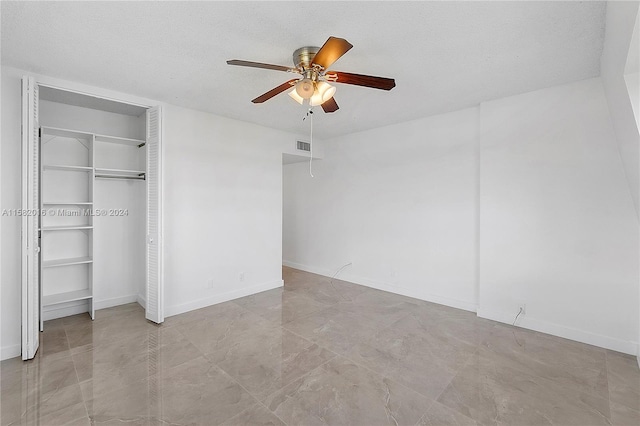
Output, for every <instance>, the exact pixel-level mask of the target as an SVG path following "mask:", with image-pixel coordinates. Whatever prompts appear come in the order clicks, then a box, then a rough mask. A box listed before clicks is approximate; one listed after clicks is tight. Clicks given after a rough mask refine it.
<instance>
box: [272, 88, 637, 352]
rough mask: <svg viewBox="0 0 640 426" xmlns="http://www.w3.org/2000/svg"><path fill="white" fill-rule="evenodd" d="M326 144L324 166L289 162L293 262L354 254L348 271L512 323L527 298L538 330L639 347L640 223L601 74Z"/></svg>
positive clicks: (331, 261) (287, 207)
mask: <svg viewBox="0 0 640 426" xmlns="http://www.w3.org/2000/svg"><path fill="white" fill-rule="evenodd" d="M480 129H481V130H480ZM478 138H479V139H480V140H481V146H480V158H481V161H480V163H479V174H477V172H478V169H477V167H478V163H477V157H476V153H475V149H476V147H475V143H476V140H477V139H478ZM326 142H327V143H326V146H325V150H326V151H325V158H324V160H322V161H319V162H318V164H317V166H316V170H315V172H314V174H315V176H316V177H315V178H314V179H310V178H309V176H308V172H307V168H306V165H304V164H293V165H288V166H285V174H284V194H285V199H284V212H283V217H284V224H285V228H284V241H283V251H284V259H285V264H288V265H290V266H293V267H298V268H301V269H305V270H309V271H312V272H318V273H321V274H324V275H332V274H333V273H334V272H335V271H336V270H337V269H338V267H340V266H341V265H344V264H346V263H348V262H353V266H352V267H350V268H347V269H345V270H344V272H343V273H341V275H340V276H341V278H343V279H346V280H349V281H353V282H357V283H361V284H364V285H369V286H372V287H376V288H382V289H386V290H389V291H394V292H397V293H402V294H406V295H409V296H413V297H418V298H422V299H426V300H431V301H436V302H439V303H443V304H447V305H450V306H455V307H461V308H465V309H469V310H473V309H474V308H475V307H476V303H477V304H478V314H479V315H480V316H482V317H487V318H492V319H495V320H498V321H503V322H507V323H511V322H512V321H513V320H514V318H515V316H516V314H517V312H518V307H519V304H520V303H525V304H526V314H525V315H524V317H522V318H521V320H519V325H521V326H523V327H527V328H532V329H537V330H540V331H543V332H547V333H551V334H556V335H560V336H564V337H567V338H571V339H575V340H579V341H583V342H587V343H592V344H596V345H600V346H603V347H608V348H612V349H615V350H619V351H623V352H627V353H633V354H635V353H636V348H637V341H636V339H637V336H638V324H637V318H638V315H639V312H638V304H637V300H638V286H637V283H638V280H639V272H638V269H639V265H638V256H639V253H638V234H637V220H636V216H635V210H634V206H633V200H632V198H631V196H630V193H629V190H628V186H627V183H626V180H625V175H624V169H623V166H622V162H621V159H620V156H619V154H618V149H617V146H616V139H615V134H614V131H613V127H612V124H611V120H610V117H609V112H608V108H607V102H606V99H605V95H604V91H603V88H602V83H601V80H600V79H599V78H596V79H591V80H586V81H582V82H578V83H574V84H569V85H564V86H558V87H554V88H550V89H545V90H541V91H536V92H532V93H527V94H523V95H519V96H514V97H509V98H504V99H500V100H496V101H491V102H487V103H483V104H482V105H481V106H480V107H479V113H478V110H477V109H469V110H464V111H459V112H455V113H450V114H444V115H440V116H435V117H430V118H426V119H423V120H417V121H413V122H410V123H404V124H400V125H396V126H389V127H384V128H380V129H376V130H372V131H368V132H361V133H356V134H352V135H348V136H344V137H341V138H336V139H332V140H329V141H326ZM478 190H479V197H480V204H479V209H478V205H477V204H476V201H477V198H476V197H477V191H478ZM478 216H479V223H478V222H477V219H478ZM477 235H479V245H478V246H476V241H477V237H476V236H477ZM478 258H479V292H478V291H477V289H476V273H477V270H476V261H477V260H478Z"/></svg>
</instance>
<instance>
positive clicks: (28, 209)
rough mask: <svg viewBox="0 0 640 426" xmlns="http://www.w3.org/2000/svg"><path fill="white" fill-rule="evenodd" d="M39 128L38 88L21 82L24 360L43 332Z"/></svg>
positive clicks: (31, 81) (30, 355)
mask: <svg viewBox="0 0 640 426" xmlns="http://www.w3.org/2000/svg"><path fill="white" fill-rule="evenodd" d="M39 131H40V126H39V123H38V85H37V84H36V81H35V79H34V78H33V77H24V78H23V79H22V210H23V211H22V359H24V360H26V359H31V358H33V357H34V356H35V354H36V351H37V350H38V346H39V338H38V337H39V336H38V335H39V332H40V279H39V276H40V211H39V209H40V185H39V180H40V149H39V148H40V137H39Z"/></svg>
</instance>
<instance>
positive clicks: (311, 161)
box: [302, 108, 313, 177]
mask: <svg viewBox="0 0 640 426" xmlns="http://www.w3.org/2000/svg"><path fill="white" fill-rule="evenodd" d="M307 117H309V122H310V127H311V131H310V134H309V176H311V177H313V172H312V171H311V164H312V163H313V108H309V111H307V115H306V116H305V117H304V118H303V119H302V121H304V120H306V119H307Z"/></svg>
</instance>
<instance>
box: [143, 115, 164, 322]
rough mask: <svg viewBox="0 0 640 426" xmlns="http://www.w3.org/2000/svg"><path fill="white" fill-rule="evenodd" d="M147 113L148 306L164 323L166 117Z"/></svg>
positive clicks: (148, 315) (150, 313)
mask: <svg viewBox="0 0 640 426" xmlns="http://www.w3.org/2000/svg"><path fill="white" fill-rule="evenodd" d="M161 112H162V111H161V109H160V107H153V108H149V109H148V110H147V174H146V179H147V307H146V318H147V319H148V320H150V321H153V322H155V323H158V324H159V323H161V322H164V291H163V288H164V286H163V283H162V277H163V273H162V264H163V262H162V174H161V171H162V164H161V161H162V151H161V149H162V137H161V136H162V114H161Z"/></svg>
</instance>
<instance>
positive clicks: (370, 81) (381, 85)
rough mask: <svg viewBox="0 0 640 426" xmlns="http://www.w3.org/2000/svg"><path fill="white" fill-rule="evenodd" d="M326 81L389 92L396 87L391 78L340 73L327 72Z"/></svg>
mask: <svg viewBox="0 0 640 426" xmlns="http://www.w3.org/2000/svg"><path fill="white" fill-rule="evenodd" d="M325 77H326V78H327V81H335V82H336V83H344V84H354V85H356V86H364V87H372V88H374V89H382V90H391V89H393V88H394V87H396V81H395V80H394V79H393V78H386V77H374V76H372V75H362V74H352V73H348V72H340V71H327V72H326V74H325Z"/></svg>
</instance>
